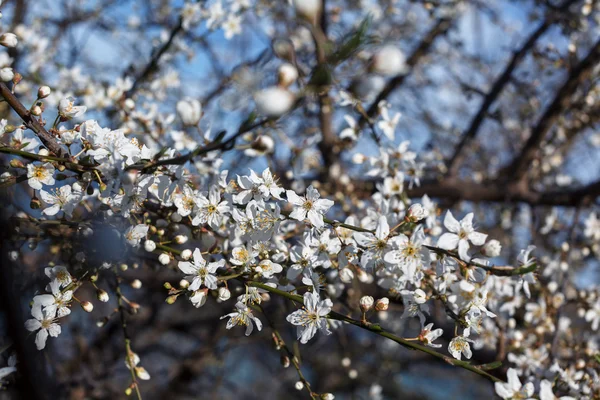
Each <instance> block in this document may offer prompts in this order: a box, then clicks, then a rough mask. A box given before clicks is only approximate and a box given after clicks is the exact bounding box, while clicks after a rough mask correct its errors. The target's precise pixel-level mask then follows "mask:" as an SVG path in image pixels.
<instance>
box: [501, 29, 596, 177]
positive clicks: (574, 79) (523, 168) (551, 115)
mask: <svg viewBox="0 0 600 400" xmlns="http://www.w3.org/2000/svg"><path fill="white" fill-rule="evenodd" d="M599 61H600V40H599V41H597V42H596V43H595V44H594V46H593V47H592V49H591V50H590V52H589V53H588V55H587V56H586V57H585V58H584V59H583V60H582V61H581V62H580V63H579V64H578V65H577V66H575V68H573V70H572V71H571V73H570V74H569V76H568V78H567V80H566V82H565V83H564V84H563V86H562V87H561V88H560V89H559V91H558V92H557V93H556V96H555V97H554V100H553V101H552V103H551V104H550V105H549V106H548V108H546V111H545V112H544V114H543V115H542V117H541V118H540V120H539V121H538V123H537V125H536V126H535V127H534V128H533V130H532V132H531V135H530V136H529V139H528V140H527V142H526V143H525V146H524V147H523V149H522V150H521V153H520V154H519V155H517V156H516V157H515V158H514V160H513V162H512V163H511V164H510V165H509V166H508V167H507V168H506V169H505V171H504V175H505V176H507V177H509V179H511V180H513V182H515V183H518V184H521V183H522V181H523V180H524V178H525V174H526V173H527V170H528V169H529V167H530V166H531V162H532V161H533V159H534V158H535V155H536V153H537V151H538V148H539V146H540V144H541V143H542V141H543V140H544V138H545V137H546V134H547V133H548V131H550V129H551V128H552V126H553V125H554V123H555V122H556V120H557V119H558V118H559V117H560V116H561V115H562V114H563V113H564V112H565V111H566V110H567V109H568V107H569V105H570V103H571V101H570V100H571V96H572V95H573V94H574V93H575V91H576V90H577V88H578V87H579V85H580V84H581V83H583V82H584V81H585V80H586V79H587V78H588V77H589V76H590V75H591V74H592V72H593V70H594V68H595V67H597V65H598V62H599Z"/></svg>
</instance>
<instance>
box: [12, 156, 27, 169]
mask: <svg viewBox="0 0 600 400" xmlns="http://www.w3.org/2000/svg"><path fill="white" fill-rule="evenodd" d="M8 164H9V165H10V166H11V167H13V168H27V167H26V166H25V164H23V161H21V160H18V159H16V158H13V159H12V160H10V161H9V163H8Z"/></svg>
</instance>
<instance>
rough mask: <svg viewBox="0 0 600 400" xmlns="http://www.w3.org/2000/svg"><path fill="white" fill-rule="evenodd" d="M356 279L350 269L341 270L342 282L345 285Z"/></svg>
mask: <svg viewBox="0 0 600 400" xmlns="http://www.w3.org/2000/svg"><path fill="white" fill-rule="evenodd" d="M352 279H354V272H352V270H351V269H350V268H342V269H341V270H340V280H341V281H342V282H344V283H350V282H352Z"/></svg>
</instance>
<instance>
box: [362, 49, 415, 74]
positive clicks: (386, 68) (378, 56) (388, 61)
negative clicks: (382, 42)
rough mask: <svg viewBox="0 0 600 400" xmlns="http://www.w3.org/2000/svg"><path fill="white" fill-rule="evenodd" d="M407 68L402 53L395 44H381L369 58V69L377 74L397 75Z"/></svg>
mask: <svg viewBox="0 0 600 400" xmlns="http://www.w3.org/2000/svg"><path fill="white" fill-rule="evenodd" d="M407 69H408V68H407V66H406V57H405V56H404V53H403V52H402V51H401V50H400V49H398V48H397V47H395V46H391V45H387V46H383V47H382V48H380V49H379V50H378V51H377V52H376V53H375V54H374V55H373V58H372V59H371V71H372V72H374V73H376V74H379V75H384V76H393V75H399V74H403V73H405V72H406V71H407Z"/></svg>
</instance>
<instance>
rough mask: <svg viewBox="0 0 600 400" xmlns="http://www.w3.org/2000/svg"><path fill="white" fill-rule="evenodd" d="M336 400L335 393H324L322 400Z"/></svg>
mask: <svg viewBox="0 0 600 400" xmlns="http://www.w3.org/2000/svg"><path fill="white" fill-rule="evenodd" d="M333 399H335V396H334V395H333V393H324V394H322V395H321V400H333Z"/></svg>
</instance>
